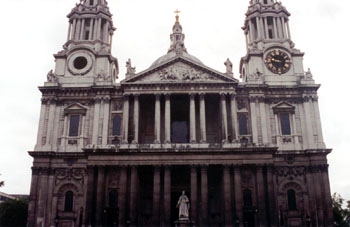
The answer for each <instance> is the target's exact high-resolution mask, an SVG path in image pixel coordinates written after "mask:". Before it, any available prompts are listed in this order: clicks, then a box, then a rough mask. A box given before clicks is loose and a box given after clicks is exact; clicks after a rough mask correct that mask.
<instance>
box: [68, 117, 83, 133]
mask: <svg viewBox="0 0 350 227" xmlns="http://www.w3.org/2000/svg"><path fill="white" fill-rule="evenodd" d="M79 121H80V116H79V115H71V116H70V119H69V134H68V136H78V135H79Z"/></svg>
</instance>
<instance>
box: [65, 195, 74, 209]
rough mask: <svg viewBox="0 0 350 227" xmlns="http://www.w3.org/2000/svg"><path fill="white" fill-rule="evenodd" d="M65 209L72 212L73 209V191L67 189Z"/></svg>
mask: <svg viewBox="0 0 350 227" xmlns="http://www.w3.org/2000/svg"><path fill="white" fill-rule="evenodd" d="M64 211H65V212H71V211H73V192H72V191H67V192H66V195H65V198H64Z"/></svg>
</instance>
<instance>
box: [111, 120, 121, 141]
mask: <svg viewBox="0 0 350 227" xmlns="http://www.w3.org/2000/svg"><path fill="white" fill-rule="evenodd" d="M121 122H122V119H121V117H120V116H118V115H117V116H114V118H113V129H112V134H113V136H120V126H121Z"/></svg>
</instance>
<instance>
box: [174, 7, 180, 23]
mask: <svg viewBox="0 0 350 227" xmlns="http://www.w3.org/2000/svg"><path fill="white" fill-rule="evenodd" d="M174 13H176V16H175V18H176V22H179V13H181V11H179V10H178V9H176V10H175V11H174Z"/></svg>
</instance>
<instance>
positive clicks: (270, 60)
mask: <svg viewBox="0 0 350 227" xmlns="http://www.w3.org/2000/svg"><path fill="white" fill-rule="evenodd" d="M265 64H266V67H267V68H268V69H269V70H270V71H271V72H273V73H276V74H284V73H286V72H288V71H289V69H290V67H291V64H292V61H291V60H290V58H289V56H288V54H287V53H285V52H284V51H282V50H278V49H276V50H273V51H270V52H269V53H268V54H267V55H266V58H265Z"/></svg>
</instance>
